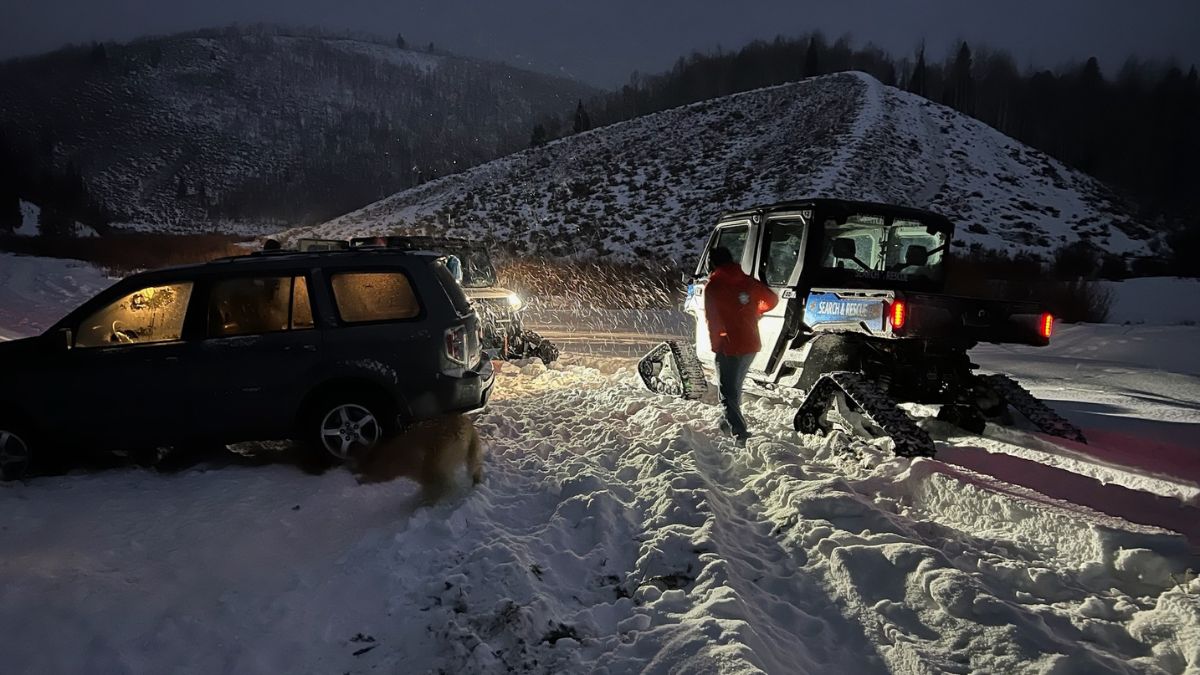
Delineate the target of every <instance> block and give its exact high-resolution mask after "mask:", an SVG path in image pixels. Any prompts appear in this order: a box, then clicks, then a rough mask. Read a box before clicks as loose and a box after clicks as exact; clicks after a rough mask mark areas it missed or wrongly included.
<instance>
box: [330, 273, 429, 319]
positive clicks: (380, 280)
mask: <svg viewBox="0 0 1200 675" xmlns="http://www.w3.org/2000/svg"><path fill="white" fill-rule="evenodd" d="M331 282H332V284H333V299H334V301H335V302H336V303H337V310H338V315H339V316H341V317H342V321H345V322H347V323H363V322H367V321H396V320H400V319H412V318H414V317H416V316H417V315H418V314H420V313H421V303H420V301H419V300H418V299H417V294H416V292H415V291H414V290H413V287H412V283H411V282H409V280H408V275H407V274H405V273H404V272H401V271H398V270H396V271H388V272H341V273H338V274H334V275H333V278H332V279H331Z"/></svg>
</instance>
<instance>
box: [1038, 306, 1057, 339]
mask: <svg viewBox="0 0 1200 675" xmlns="http://www.w3.org/2000/svg"><path fill="white" fill-rule="evenodd" d="M1038 332H1040V333H1041V335H1042V337H1044V338H1046V339H1047V340H1049V339H1050V335H1051V333H1053V332H1054V315H1053V314H1051V313H1049V312H1046V313H1045V314H1043V315H1042V318H1041V320H1040V321H1038Z"/></svg>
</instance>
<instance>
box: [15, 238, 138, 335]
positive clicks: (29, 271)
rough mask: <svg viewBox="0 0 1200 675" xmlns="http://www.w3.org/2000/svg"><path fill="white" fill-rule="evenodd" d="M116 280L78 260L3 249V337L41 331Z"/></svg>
mask: <svg viewBox="0 0 1200 675" xmlns="http://www.w3.org/2000/svg"><path fill="white" fill-rule="evenodd" d="M113 281H114V280H113V279H110V278H108V276H107V275H106V274H105V273H104V272H103V271H101V270H100V269H99V268H97V267H95V266H94V265H90V264H88V263H85V262H80V261H77V260H63V259H60V258H39V257H34V256H22V255H13V254H11V253H0V289H2V290H0V340H5V339H14V338H18V337H26V336H29V335H36V334H38V333H41V332H42V331H44V330H46V329H47V328H49V327H50V326H52V325H53V324H54V323H55V322H56V321H58V320H59V319H61V318H62V317H63V316H64V315H65V314H66V313H67V312H69V311H71V310H72V309H74V308H75V307H77V306H78V305H80V304H81V303H83V302H84V301H85V300H87V299H88V298H90V297H91V296H93V295H95V294H96V293H98V292H100V291H101V290H104V289H105V288H108V287H109V286H111V285H112V284H113Z"/></svg>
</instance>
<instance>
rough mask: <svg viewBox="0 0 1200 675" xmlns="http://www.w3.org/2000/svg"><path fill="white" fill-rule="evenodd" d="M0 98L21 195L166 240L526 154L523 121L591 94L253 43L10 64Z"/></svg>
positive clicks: (289, 39) (463, 67) (306, 39)
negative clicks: (48, 199) (79, 186)
mask: <svg viewBox="0 0 1200 675" xmlns="http://www.w3.org/2000/svg"><path fill="white" fill-rule="evenodd" d="M0 92H3V95H2V96H0V135H2V138H0V140H3V141H4V143H3V144H2V145H3V146H4V147H6V148H7V154H8V155H9V157H8V159H9V161H8V162H7V164H9V165H10V168H9V169H8V170H9V171H10V172H13V173H16V174H17V176H16V178H15V179H14V180H17V181H21V180H24V181H25V182H26V183H28V184H27V185H25V186H23V188H22V191H23V192H25V193H26V194H21V195H19V196H20V197H23V198H29V197H30V196H31V195H32V194H35V193H37V192H39V191H40V192H44V193H52V194H58V193H59V192H60V191H64V189H61V186H63V185H68V186H70V185H72V181H71V180H69V177H71V176H73V175H79V176H82V179H83V183H84V184H85V186H86V190H87V193H88V195H89V200H90V201H93V202H96V203H97V204H96V205H95V207H94V208H93V207H89V208H87V209H81V211H86V213H88V214H92V213H93V212H96V213H100V212H103V217H104V218H106V219H111V220H113V221H114V222H127V223H133V224H140V225H143V226H145V227H146V228H148V229H156V230H165V231H188V230H194V229H211V228H212V227H213V223H217V222H221V223H223V224H224V226H225V228H226V229H229V228H230V227H233V226H236V225H237V224H243V225H245V224H253V223H262V222H264V221H266V222H273V223H275V225H276V227H278V225H279V224H280V223H286V224H295V223H303V222H316V221H319V220H323V219H325V218H329V217H332V216H334V215H336V214H338V213H343V212H345V211H347V210H349V209H353V208H356V207H358V206H361V205H363V204H367V203H370V202H371V201H373V200H375V199H378V198H380V197H382V196H384V195H387V194H390V193H392V192H395V191H396V190H397V189H400V188H404V187H407V186H411V185H417V184H420V183H421V182H423V181H426V180H429V179H431V178H435V177H437V176H439V175H445V174H447V173H451V172H455V171H458V170H461V169H462V168H464V167H469V166H472V165H475V164H478V163H480V162H483V161H487V160H489V159H492V158H495V157H498V156H501V155H503V154H506V153H508V152H512V151H514V150H517V149H519V148H521V147H524V146H525V145H526V143H527V142H528V138H529V129H530V128H531V127H532V126H533V124H534V123H535V120H537V119H539V118H544V117H545V116H547V115H554V114H560V113H562V112H564V111H568V110H570V109H572V108H573V106H574V105H575V103H576V101H577V100H578V99H580V98H586V97H588V96H591V95H594V94H595V90H593V89H591V88H589V87H586V86H584V85H581V84H578V83H575V82H572V81H569V80H565V79H559V78H554V77H550V76H546V75H540V74H535V73H530V72H526V71H522V70H518V69H515V68H511V67H508V66H504V65H500V64H494V63H487V62H482V61H477V60H472V59H465V58H459V57H455V56H451V55H447V54H443V53H434V52H431V51H428V50H425V51H415V50H411V49H401V48H399V47H397V46H395V45H389V44H379V43H374V42H368V41H361V40H356V39H346V38H335V37H325V36H316V35H303V34H299V35H298V34H288V33H286V32H285V31H282V30H280V29H271V28H261V27H260V28H256V29H238V28H230V29H221V30H211V31H201V32H196V33H189V34H183V35H175V36H170V37H163V38H150V39H143V40H138V41H135V42H131V43H129V44H122V45H117V44H98V45H93V46H91V47H83V48H67V49H63V50H59V51H57V52H54V53H51V54H47V55H44V56H40V57H36V58H29V59H19V60H13V61H9V62H6V63H4V64H0ZM16 162H25V163H28V166H22V167H18V169H17V170H16V171H15V172H14V171H13V169H12V168H11V165H12V164H13V163H16ZM64 177H67V178H68V179H64ZM69 189H70V188H67V190H69ZM7 201H14V203H15V198H12V199H6V202H7ZM34 201H37V200H36V199H35V200H34ZM10 210H11V209H10ZM77 217H78V216H77ZM96 217H97V218H100V217H101V216H99V215H97V216H96Z"/></svg>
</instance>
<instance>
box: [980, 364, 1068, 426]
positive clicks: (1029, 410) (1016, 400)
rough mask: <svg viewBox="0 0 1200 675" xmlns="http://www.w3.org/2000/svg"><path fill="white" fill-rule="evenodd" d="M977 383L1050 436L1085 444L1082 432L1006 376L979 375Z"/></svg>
mask: <svg viewBox="0 0 1200 675" xmlns="http://www.w3.org/2000/svg"><path fill="white" fill-rule="evenodd" d="M979 381H980V383H982V384H983V385H984V386H986V387H988V388H989V389H991V390H992V391H993V392H995V393H996V395H997V396H999V397H1000V398H1002V399H1004V401H1006V402H1007V403H1008V404H1009V405H1011V406H1012V407H1013V408H1015V409H1016V410H1017V412H1019V413H1021V414H1022V415H1024V416H1025V417H1027V418H1028V419H1029V421H1030V422H1033V425H1034V426H1036V427H1037V428H1038V429H1041V430H1042V431H1044V432H1045V433H1047V434H1050V435H1051V436H1058V437H1059V438H1065V439H1068V440H1072V441H1079V442H1080V443H1087V439H1086V438H1084V436H1083V432H1082V431H1080V430H1079V428H1078V427H1076V426H1075V425H1074V424H1071V423H1070V422H1068V421H1067V420H1065V419H1063V418H1062V417H1061V416H1059V414H1058V413H1056V412H1054V411H1053V410H1051V409H1050V407H1049V406H1047V405H1046V404H1045V403H1042V402H1041V401H1039V400H1038V399H1037V398H1035V397H1034V395H1033V394H1031V393H1029V390H1028V389H1026V388H1025V387H1022V386H1021V385H1020V384H1019V383H1018V382H1017V381H1016V380H1014V379H1012V378H1011V377H1009V376H1007V375H980V376H979Z"/></svg>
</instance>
